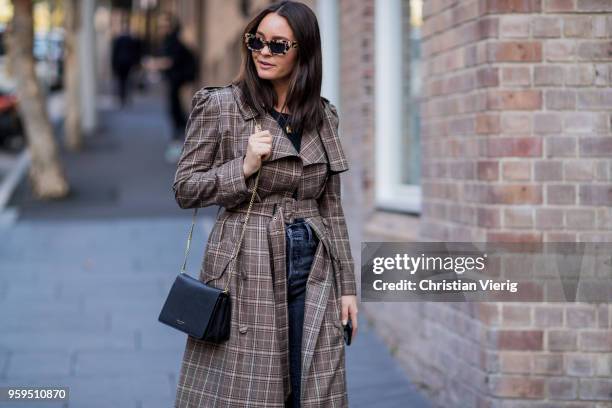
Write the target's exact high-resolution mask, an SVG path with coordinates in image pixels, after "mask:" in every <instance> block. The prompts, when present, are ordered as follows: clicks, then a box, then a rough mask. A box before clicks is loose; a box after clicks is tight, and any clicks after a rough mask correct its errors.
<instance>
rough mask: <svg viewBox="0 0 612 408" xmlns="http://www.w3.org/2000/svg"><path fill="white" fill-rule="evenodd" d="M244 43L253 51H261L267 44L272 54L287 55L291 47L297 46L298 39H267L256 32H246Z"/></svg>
mask: <svg viewBox="0 0 612 408" xmlns="http://www.w3.org/2000/svg"><path fill="white" fill-rule="evenodd" d="M244 43H245V44H246V46H247V48H248V49H249V50H251V51H257V52H259V51H261V50H263V49H264V47H265V46H266V45H267V46H268V49H269V50H270V52H271V53H272V54H275V55H285V54H287V53H288V52H289V50H290V49H291V48H297V41H287V40H270V41H266V40H264V39H262V38H260V37H257V36H256V35H255V34H251V33H246V34H245V35H244Z"/></svg>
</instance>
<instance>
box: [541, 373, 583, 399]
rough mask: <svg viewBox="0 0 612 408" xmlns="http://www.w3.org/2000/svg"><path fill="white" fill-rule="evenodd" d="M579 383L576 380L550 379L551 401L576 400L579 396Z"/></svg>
mask: <svg viewBox="0 0 612 408" xmlns="http://www.w3.org/2000/svg"><path fill="white" fill-rule="evenodd" d="M577 383H578V381H577V380H576V379H574V378H565V377H554V378H549V379H548V397H549V398H550V399H551V400H574V399H576V396H577V395H578V391H577V390H578V384H577Z"/></svg>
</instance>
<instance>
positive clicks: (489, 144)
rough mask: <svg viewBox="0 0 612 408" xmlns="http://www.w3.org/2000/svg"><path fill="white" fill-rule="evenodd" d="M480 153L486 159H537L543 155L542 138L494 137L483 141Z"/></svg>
mask: <svg viewBox="0 0 612 408" xmlns="http://www.w3.org/2000/svg"><path fill="white" fill-rule="evenodd" d="M480 146H481V147H480V152H481V155H482V156H486V157H537V156H541V155H542V138H540V137H530V136H526V137H519V136H516V137H492V138H487V139H484V140H482V141H481V143H480Z"/></svg>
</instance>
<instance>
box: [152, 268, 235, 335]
mask: <svg viewBox="0 0 612 408" xmlns="http://www.w3.org/2000/svg"><path fill="white" fill-rule="evenodd" d="M221 296H228V295H227V294H226V293H224V292H223V289H219V288H214V287H212V286H208V285H206V284H205V283H203V282H202V281H200V280H198V279H195V278H193V277H191V276H190V275H188V274H186V273H179V274H178V276H177V277H176V279H175V281H174V284H173V285H172V288H171V289H170V293H169V294H168V297H167V298H166V302H165V303H164V307H163V308H162V311H161V313H160V315H159V318H158V320H159V321H160V322H162V323H165V324H167V325H169V326H172V327H174V328H176V329H178V330H181V331H183V332H185V333H187V334H189V335H191V336H193V337H196V338H202V337H203V336H204V333H205V332H206V328H207V327H208V324H209V322H210V320H211V318H212V316H213V314H214V312H215V308H216V306H217V304H218V303H219V299H220V298H221Z"/></svg>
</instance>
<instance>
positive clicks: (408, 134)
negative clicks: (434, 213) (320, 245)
mask: <svg viewBox="0 0 612 408" xmlns="http://www.w3.org/2000/svg"><path fill="white" fill-rule="evenodd" d="M422 7H423V1H422V0H376V8H375V13H376V17H375V37H376V49H375V52H376V58H375V61H376V62H375V69H376V79H375V86H376V98H375V109H376V116H375V120H376V138H375V140H376V205H377V207H379V208H382V209H389V210H394V211H402V212H410V213H420V211H421V186H420V184H421V183H420V180H421V171H420V169H421V161H420V157H421V147H420V146H421V144H420V121H419V95H420V89H421V82H422V76H421V71H420V67H421V63H420V62H421V51H420V45H421V40H420V34H421V32H420V30H421V25H422Z"/></svg>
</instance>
